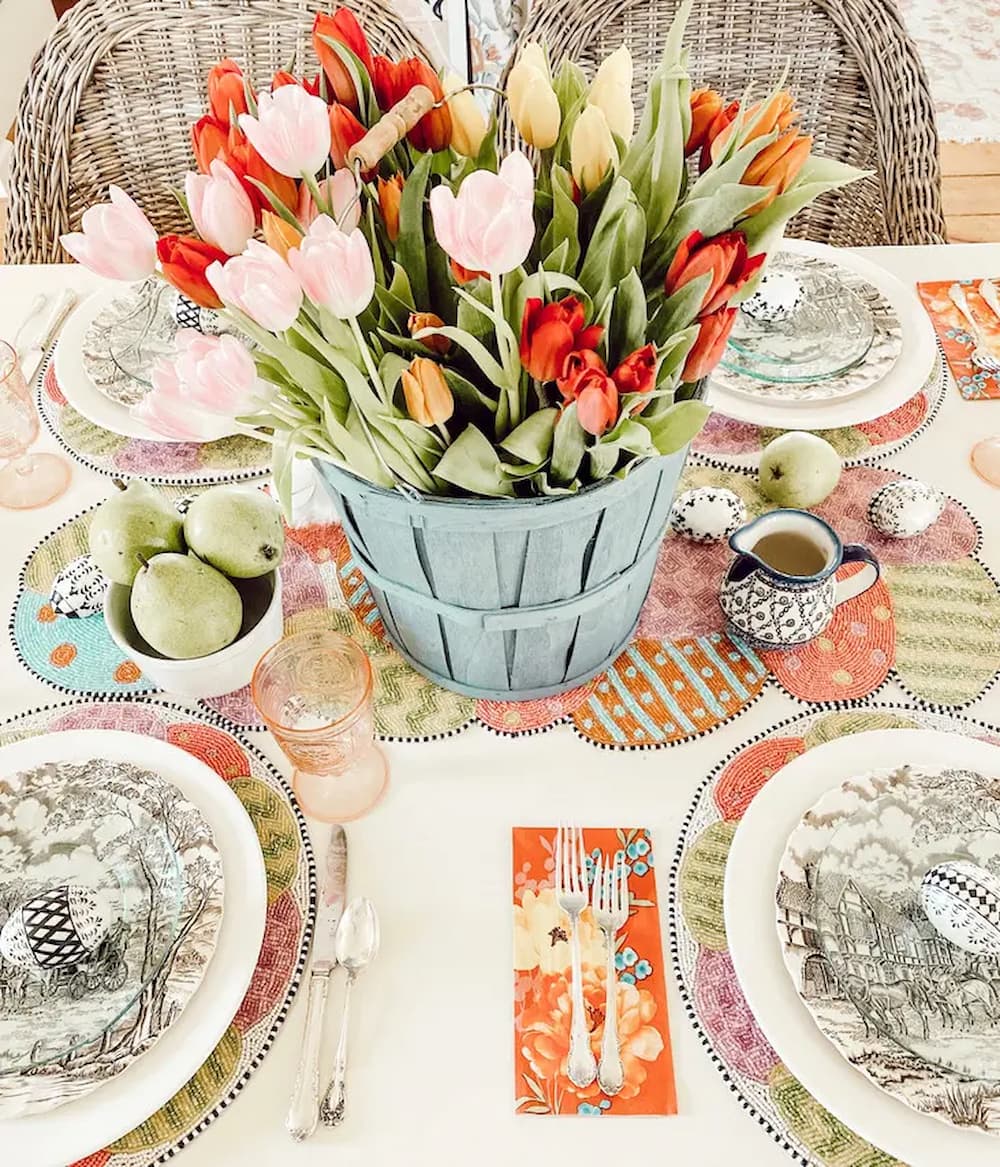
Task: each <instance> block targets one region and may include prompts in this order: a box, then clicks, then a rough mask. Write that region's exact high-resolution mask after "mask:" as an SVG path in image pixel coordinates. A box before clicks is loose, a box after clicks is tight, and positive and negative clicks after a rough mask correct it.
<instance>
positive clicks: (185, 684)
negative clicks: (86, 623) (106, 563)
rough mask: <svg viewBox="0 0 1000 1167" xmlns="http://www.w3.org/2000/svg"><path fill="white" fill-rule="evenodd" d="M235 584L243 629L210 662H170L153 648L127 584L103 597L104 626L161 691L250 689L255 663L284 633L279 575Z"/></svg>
mask: <svg viewBox="0 0 1000 1167" xmlns="http://www.w3.org/2000/svg"><path fill="white" fill-rule="evenodd" d="M232 582H233V584H234V585H235V586H236V587H237V588H238V590H239V592H240V595H241V596H242V597H243V627H242V628H241V629H240V634H239V636H237V638H236V639H235V640H234V641H233V643H232V644H229V645H227V646H226V647H225V648H222V649H220V650H219V651H218V652H213V653H209V655H208V656H199V657H195V658H194V660H170V659H169V658H168V657H165V656H161V655H160V654H159V653H158V652H156V650H155V649H153V648H151V647H150V646H149V645H148V644H147V643H146V641H145V640H143V638H142V637H141V636H140V635H139V633H138V631H137V630H136V627H135V624H134V623H133V621H132V614H131V612H130V611H129V594H130V589H129V588H127V587H125V586H124V585H123V584H115V583H113V584H111V586H110V587H109V588H108V590H107V592H106V593H105V595H104V623H105V624H106V625H107V627H108V632H110V634H111V639H112V640H113V641H114V642H115V644H117V645H118V647H119V648H120V649H121V651H122V652H123V653H124V654H125V655H126V656H127V657H128V658H129V660H132V661H134V662H135V663H136V664H137V665H138V666H139V668H140V669H142V672H143V675H144V676H145V677H147V678H148V679H149V680H150V681H152V682H153V684H154V685H156V686H157V687H158V688H160V689H164V690H165V691H166V692H168V693H176V694H177V695H178V696H179V697H196V698H198V697H221V696H222V695H223V694H224V693H232V692H233V691H234V690H236V689H242V688H243V686H244V685H249V684H250V678H251V677H252V676H253V670H254V667H255V666H256V664H257V661H258V660H260V658H261V657H262V656H263V655H264V653H265V652H266V651H267V650H268V649H269V648H270V647H271V645H272V644H276V643H277V642H278V641H279V640H280V639H281V636H282V633H283V631H284V616H283V613H282V608H281V577H280V576H279V574H278V573H277V572H276V571H270V572H268V573H267V575H262V576H260V577H259V578H258V579H237V580H233V581H232Z"/></svg>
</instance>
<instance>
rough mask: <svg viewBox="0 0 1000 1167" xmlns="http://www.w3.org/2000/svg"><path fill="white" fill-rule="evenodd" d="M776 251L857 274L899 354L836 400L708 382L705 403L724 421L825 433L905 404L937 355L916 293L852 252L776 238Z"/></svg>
mask: <svg viewBox="0 0 1000 1167" xmlns="http://www.w3.org/2000/svg"><path fill="white" fill-rule="evenodd" d="M781 249H782V250H783V251H790V252H793V253H794V254H796V255H815V256H818V257H820V258H822V259H826V260H828V261H829V262H831V263H836V264H838V265H839V266H840V267H843V268H846V269H848V270H849V271H853V272H857V273H858V275H860V276H863V277H864V278H865V279H866V280H867V281H868V282H869V283H870V284H872V285H873V286H874V287H876V288H878V290H879V291H880V292H881V293H882V295H883V296H884V297H885V298H886V300H888V302H889V304H890V306H891V307H892V310H893V312H894V313H895V315H896V318H897V320H898V321H899V326H900V328H901V329H902V333H903V347H902V351H901V352H900V354H899V357H898V359H897V360H896V362H895V363H894V364H893V366H892V368H891V369H890V370H889V372H888V373H886V375H885V376H884V377H883V378H882V379H881V380H880V381H878V383H877V384H875V385H872V386H870V387H869V388H867V389H866V390H865V391H864V392H859V393H855V394H853V395H851V396H848V397H844V398H842V399H839V400H838V399H833V400H815V401H809V400H806V401H791V400H789V401H787V402H782V403H780V404H771V403H768V402H765V401H762V400H761V399H760V398H759V397H758V398H751V397H747V396H744V395H743V394H741V393H733V392H731V391H729V390H728V389H726V388H725V387H724V386H722V385H721V384H718V383H716V382H715V381H714V380H711V379H710V380H709V385H708V398H707V400H708V404H709V405H711V406H713V408H715V409H717V410H718V411H719V412H720V413H724V414H725V415H726V417H732V418H735V419H736V420H737V421H745V422H750V423H751V424H752V425H758V426H771V427H774V428H775V429H800V430H826V429H836V428H838V427H840V426H850V425H857V424H858V423H859V422H864V421H872V420H874V419H875V418H876V417H882V416H883V415H884V414H887V413H891V412H892V411H893V410H894V409H898V408H899V406H901V405H902V404H903V403H904V402H906V401H909V400H910V398H911V397H912V396H913V395H914V394H915V393H917V392H918V390H919V389H920V387H921V386H922V385H923V383H924V382H925V381H926V380H927V377H928V375H929V374H930V371H931V369H932V367H933V365H934V357H935V354H936V352H937V347H936V344H935V340H934V329H933V327H932V325H931V322H930V319H929V318H928V316H927V313H926V312H925V311H924V309H923V307H922V306H921V304H920V301H919V300H918V298H917V294H916V291H915V290H914V289H913V288H911V287H907V285H906V284H904V283H903V282H902V281H901V280H899V279H897V278H896V277H895V276H894V275H892V274H891V273H890V272H887V271H886V270H885V268H883V267H879V265H878V264H876V263H873V262H872V261H871V260H870V259H865V258H864V257H863V256H860V255H857V254H856V253H855V252H853V251H848V250H846V249H843V248H839V247H828V246H827V245H826V244H825V243H813V242H812V241H811V240H806V239H785V240H782V243H781ZM858 367H859V368H861V367H863V365H862V366H858Z"/></svg>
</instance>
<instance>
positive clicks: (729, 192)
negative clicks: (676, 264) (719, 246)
mask: <svg viewBox="0 0 1000 1167" xmlns="http://www.w3.org/2000/svg"><path fill="white" fill-rule="evenodd" d="M763 194H764V190H763V189H762V188H761V187H759V186H741V185H739V184H735V183H734V184H730V185H727V186H722V187H719V189H718V191H717V192H716V193H715V194H714V195H712V196H711V197H709V198H700V199H693V200H692V199H690V198H689V199H688V201H687V202H685V203H683V204H682V205H681V206H680V207H678V208H677V211H676V212H675V213H674V216H673V218H672V219H671V220H670V222H669V223H668V225H667V229H666V231H664V233H663V235H661V236H660V238H659V239H656V240H654V241H653V242H652V243H650V245H649V247H648V248H647V251H646V254H645V256H644V257H643V268H642V271H643V278H644V280H645V282H646V284H647V286H649V285H659V284H660V283H661V282H662V280H663V277H664V275H665V274H666V271H667V268H668V267H669V265H670V261H671V260H672V259H673V257H674V253H675V252H676V251H677V248H678V247H679V246H680V244H681V242H682V241H683V240H684V239H686V238H687V236H688V235H690V234H691V232H692V231H700V232H701V234H702V236H703V237H704V238H705V239H711V238H712V237H713V236H715V235H719V234H721V233H722V232H723V231H730V230H732V228H733V225H734V224H735V223H736V222H738V220H739V219H740V218H741V217H742V216H744V215H745V214H746V212H747V211H748V210H750V208H751V207H752V206H753V205H754V203H759V202H760V200H761V197H762V196H763Z"/></svg>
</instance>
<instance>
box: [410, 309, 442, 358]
mask: <svg viewBox="0 0 1000 1167" xmlns="http://www.w3.org/2000/svg"><path fill="white" fill-rule="evenodd" d="M443 325H444V321H443V320H442V319H441V317H440V316H436V315H435V314H434V313H433V312H411V313H410V316H409V319H408V320H407V321H406V327H407V328H408V329H409V330H410V336H415V335H416V334H417V333H418V332H420V331H421V329H424V328H441V327H443ZM420 340H421V343H423V344H425V345H427V347H428V348H429V349H433V350H434V352H436V353H439V354H440V355H441V356H444V354H445V353H446V352H447V351H448V350H449V349H450V348H451V341H450V340H449V339H448V338H447V337H446V336H422V337H420Z"/></svg>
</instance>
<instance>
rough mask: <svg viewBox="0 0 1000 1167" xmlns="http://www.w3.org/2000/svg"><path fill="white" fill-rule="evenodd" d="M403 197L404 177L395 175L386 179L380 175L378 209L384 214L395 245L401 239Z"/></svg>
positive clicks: (387, 230)
mask: <svg viewBox="0 0 1000 1167" xmlns="http://www.w3.org/2000/svg"><path fill="white" fill-rule="evenodd" d="M402 197H403V176H402V175H401V174H394V175H393V176H392V178H389V179H385V178H382V176H381V175H379V180H378V208H379V210H380V211H381V212H382V221H383V223H385V231H386V234H387V235H388V236H389V240H390V242H392V243H395V242H396V240H397V239H398V238H399V204H400V201H401V199H402Z"/></svg>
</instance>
